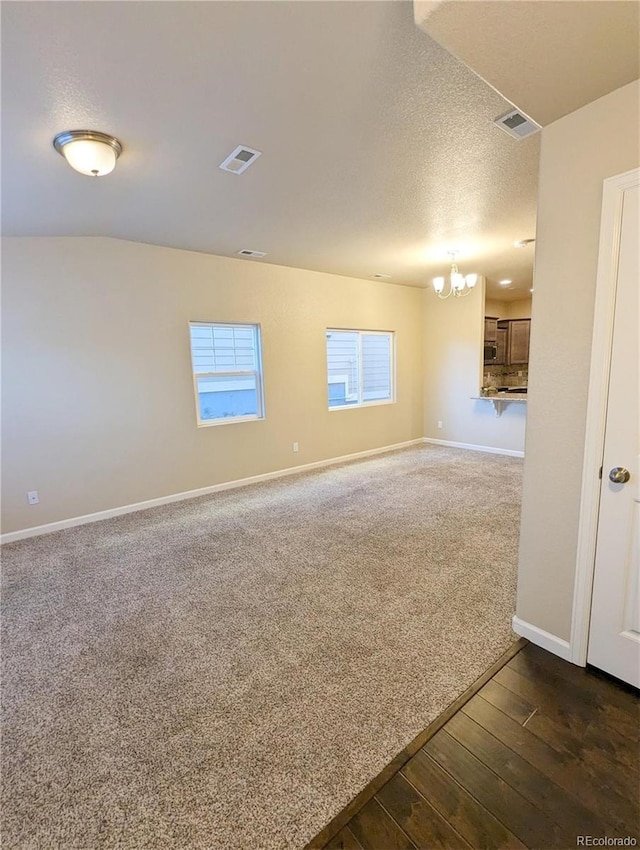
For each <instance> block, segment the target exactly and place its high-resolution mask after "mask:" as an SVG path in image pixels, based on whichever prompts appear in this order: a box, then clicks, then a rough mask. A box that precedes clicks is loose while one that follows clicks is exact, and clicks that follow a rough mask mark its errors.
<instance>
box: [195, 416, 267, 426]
mask: <svg viewBox="0 0 640 850" xmlns="http://www.w3.org/2000/svg"><path fill="white" fill-rule="evenodd" d="M264 418H265V417H264V416H226V417H225V418H224V419H211V420H207V421H205V422H198V428H211V427H214V426H216V425H232V424H236V423H237V422H261V421H263V420H264Z"/></svg>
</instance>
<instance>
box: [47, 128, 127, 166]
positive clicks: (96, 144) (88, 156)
mask: <svg viewBox="0 0 640 850" xmlns="http://www.w3.org/2000/svg"><path fill="white" fill-rule="evenodd" d="M53 146H54V148H55V149H56V150H57V151H58V153H59V154H60V155H61V156H63V157H64V158H65V159H66V160H67V162H68V163H69V165H70V166H71V168H74V169H75V170H76V171H79V172H80V174H86V175H88V176H89V177H104V175H105V174H110V173H111V172H112V171H113V169H114V168H115V167H116V160H117V159H118V157H119V156H120V154H121V153H122V145H121V144H120V142H119V141H118V140H117V139H115V138H114V137H113V136H108V135H107V134H106V133H98V132H96V131H95V130H65V132H64V133H58V135H57V136H56V137H55V139H54V140H53Z"/></svg>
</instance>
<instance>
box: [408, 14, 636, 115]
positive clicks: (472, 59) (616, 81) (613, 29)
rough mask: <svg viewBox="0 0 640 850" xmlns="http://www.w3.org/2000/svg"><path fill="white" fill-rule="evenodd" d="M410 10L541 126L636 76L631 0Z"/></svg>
mask: <svg viewBox="0 0 640 850" xmlns="http://www.w3.org/2000/svg"><path fill="white" fill-rule="evenodd" d="M415 17H416V23H417V24H418V25H419V26H420V27H422V29H423V30H424V31H425V32H426V33H427V34H428V35H430V36H431V37H432V38H435V39H436V41H437V42H438V43H439V44H442V45H443V46H444V47H446V48H447V50H450V51H451V53H453V54H454V55H455V56H458V57H459V58H460V59H462V60H463V61H464V62H465V63H466V64H467V65H468V66H469V67H470V68H473V70H474V71H475V72H476V73H477V74H479V75H480V76H481V77H482V79H484V80H486V81H487V82H488V83H490V84H491V85H492V86H493V87H494V88H495V89H496V90H497V91H499V92H500V93H501V94H503V95H504V96H505V97H506V98H507V99H508V100H510V101H511V102H512V103H513V104H515V105H516V106H517V107H518V108H519V109H522V110H523V111H524V112H525V113H526V114H527V115H529V116H530V117H531V118H534V119H535V120H536V121H537V122H538V123H539V124H541V125H542V126H545V125H547V124H550V123H551V122H552V121H556V120H557V119H558V118H561V117H562V116H563V115H567V114H568V113H569V112H574V111H575V110H576V109H579V108H580V107H581V106H585V105H586V104H587V103H591V101H593V100H597V99H598V98H599V97H603V96H604V95H605V94H608V93H609V92H612V91H615V89H618V88H620V87H621V86H624V85H626V84H627V83H630V82H632V81H633V80H637V79H638V76H640V3H638V2H637V0H547V2H545V0H445V2H440V3H437V2H428V0H417V2H416V4H415Z"/></svg>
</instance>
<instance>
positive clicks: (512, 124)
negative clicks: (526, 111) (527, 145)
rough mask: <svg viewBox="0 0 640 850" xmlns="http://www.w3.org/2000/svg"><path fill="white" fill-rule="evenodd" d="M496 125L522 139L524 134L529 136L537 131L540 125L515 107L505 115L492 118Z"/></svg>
mask: <svg viewBox="0 0 640 850" xmlns="http://www.w3.org/2000/svg"><path fill="white" fill-rule="evenodd" d="M493 123H494V124H495V125H496V127H500V129H501V130H504V131H505V133H508V134H509V135H510V136H511V137H512V138H514V139H524V138H525V136H530V135H531V134H532V133H537V132H538V130H541V129H542V127H541V126H540V125H539V124H536V122H535V121H534V120H533V119H531V118H527V116H526V115H523V114H522V112H519V111H518V110H517V109H512V110H511V112H507V113H506V115H501V116H500V117H499V118H496V119H494V122H493Z"/></svg>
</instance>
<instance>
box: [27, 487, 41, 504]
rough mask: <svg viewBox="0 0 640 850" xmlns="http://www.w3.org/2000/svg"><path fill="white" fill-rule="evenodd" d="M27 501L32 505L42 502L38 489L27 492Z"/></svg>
mask: <svg viewBox="0 0 640 850" xmlns="http://www.w3.org/2000/svg"><path fill="white" fill-rule="evenodd" d="M27 502H29V504H30V505H39V504H40V496H39V495H38V491H37V490H29V492H28V493H27Z"/></svg>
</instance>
